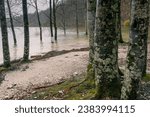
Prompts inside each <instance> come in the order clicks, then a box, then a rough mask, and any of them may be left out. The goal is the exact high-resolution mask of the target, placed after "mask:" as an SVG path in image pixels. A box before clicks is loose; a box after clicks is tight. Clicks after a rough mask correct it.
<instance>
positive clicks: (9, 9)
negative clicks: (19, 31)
mask: <svg viewBox="0 0 150 117" xmlns="http://www.w3.org/2000/svg"><path fill="white" fill-rule="evenodd" d="M6 2H7V6H8V12H9V18H10V24H11V30H12V34H13V39H14V45H17V39H16V33H15V29H14V23H13V18H12V12H11V7H10V3H9V0H7V1H6Z"/></svg>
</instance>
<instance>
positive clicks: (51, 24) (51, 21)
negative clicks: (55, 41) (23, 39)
mask: <svg viewBox="0 0 150 117" xmlns="http://www.w3.org/2000/svg"><path fill="white" fill-rule="evenodd" d="M49 10H50V11H49V13H50V14H49V16H50V21H49V22H50V31H51V37H53V20H52V19H53V16H52V12H53V11H52V0H49Z"/></svg>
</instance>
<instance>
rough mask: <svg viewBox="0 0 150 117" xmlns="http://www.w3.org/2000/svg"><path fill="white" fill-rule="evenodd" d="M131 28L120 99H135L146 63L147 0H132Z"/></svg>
mask: <svg viewBox="0 0 150 117" xmlns="http://www.w3.org/2000/svg"><path fill="white" fill-rule="evenodd" d="M131 6H132V8H131V29H130V40H129V49H128V54H127V65H126V71H125V79H124V81H123V87H122V92H121V93H122V94H121V99H136V98H137V95H138V90H139V84H140V80H141V78H142V74H143V69H144V67H145V65H146V63H145V61H146V57H147V53H146V52H147V38H148V26H149V25H148V22H149V13H148V11H149V2H148V0H142V1H141V0H132V3H131Z"/></svg>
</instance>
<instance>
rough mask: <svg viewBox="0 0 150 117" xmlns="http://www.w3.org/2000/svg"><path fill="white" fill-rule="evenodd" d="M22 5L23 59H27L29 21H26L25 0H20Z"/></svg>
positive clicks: (26, 9)
mask: <svg viewBox="0 0 150 117" xmlns="http://www.w3.org/2000/svg"><path fill="white" fill-rule="evenodd" d="M22 7H23V22H24V56H23V60H24V61H28V60H29V22H28V8H27V0H22Z"/></svg>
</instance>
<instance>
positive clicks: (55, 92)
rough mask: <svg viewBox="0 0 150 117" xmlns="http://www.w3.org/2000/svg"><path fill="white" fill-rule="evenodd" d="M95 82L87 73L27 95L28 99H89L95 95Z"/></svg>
mask: <svg viewBox="0 0 150 117" xmlns="http://www.w3.org/2000/svg"><path fill="white" fill-rule="evenodd" d="M94 94H95V82H94V80H92V79H87V78H86V75H85V74H84V75H81V76H76V77H73V78H72V79H70V80H67V81H65V82H63V83H61V84H57V85H54V86H51V87H48V88H44V89H40V90H37V91H36V93H34V94H31V95H29V96H28V97H25V98H24V99H28V100H53V99H60V100H88V99H91V98H93V97H94Z"/></svg>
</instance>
